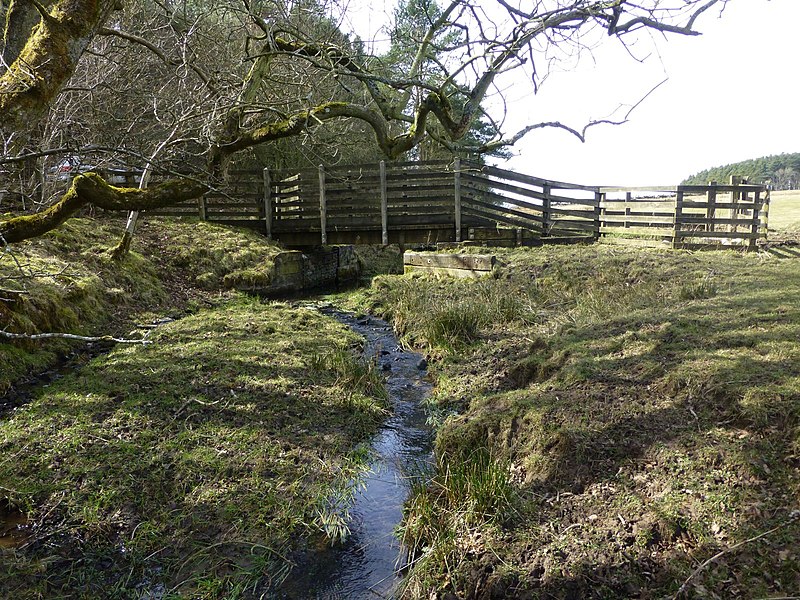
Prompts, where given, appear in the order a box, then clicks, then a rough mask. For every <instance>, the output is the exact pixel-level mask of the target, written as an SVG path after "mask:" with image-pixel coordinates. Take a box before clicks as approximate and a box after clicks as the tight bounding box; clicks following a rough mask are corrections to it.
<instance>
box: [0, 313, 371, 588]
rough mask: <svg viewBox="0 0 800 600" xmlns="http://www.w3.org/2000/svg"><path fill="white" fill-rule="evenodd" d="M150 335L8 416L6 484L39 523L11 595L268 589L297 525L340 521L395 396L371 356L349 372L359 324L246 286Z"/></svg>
mask: <svg viewBox="0 0 800 600" xmlns="http://www.w3.org/2000/svg"><path fill="white" fill-rule="evenodd" d="M153 339H154V342H155V343H154V344H153V345H152V346H148V347H139V346H136V347H126V348H117V349H115V350H114V351H112V353H111V354H110V355H108V356H106V357H100V358H98V359H95V360H94V361H92V362H91V363H89V364H88V365H86V366H85V367H84V368H83V369H81V371H80V372H79V373H78V374H76V375H74V376H71V377H67V378H64V379H62V380H60V381H59V382H57V383H55V384H53V385H52V386H50V387H49V388H47V389H45V390H42V393H41V394H40V395H39V397H38V398H36V399H35V400H34V401H33V402H31V403H30V404H28V405H26V406H25V407H23V408H21V409H18V410H17V411H15V412H14V413H13V415H11V416H9V417H8V418H5V419H3V420H2V421H0V449H2V454H3V456H4V457H6V459H5V460H3V461H0V481H2V482H3V483H2V490H0V493H2V496H3V497H4V498H6V499H7V501H9V502H10V503H11V504H13V505H14V506H16V507H19V508H21V509H23V510H24V512H25V513H26V514H27V515H28V516H29V519H30V524H31V528H32V530H31V533H32V537H31V541H30V543H29V545H28V546H27V547H25V548H24V549H21V550H17V551H0V552H3V557H2V567H0V595H2V596H4V597H17V598H21V597H35V596H40V597H58V596H59V595H63V596H69V597H85V598H98V597H131V598H134V597H140V596H141V595H147V594H156V595H158V594H159V593H160V592H158V590H161V591H162V592H166V595H167V596H169V597H192V598H218V597H225V598H237V597H253V596H255V597H258V596H260V595H261V594H262V593H265V592H266V591H268V590H269V588H270V587H271V586H273V585H274V584H276V583H278V580H279V579H280V578H281V577H283V576H284V575H285V574H286V573H288V572H289V569H290V567H291V561H290V560H289V557H288V551H289V550H290V549H291V547H292V546H294V545H296V544H297V543H298V541H299V539H302V538H307V537H318V536H320V535H323V536H329V537H331V538H338V537H341V536H342V535H344V534H345V532H344V531H343V530H342V526H343V523H344V518H342V519H339V520H338V521H337V520H336V516H337V513H336V510H333V508H332V507H335V506H338V505H341V504H342V502H344V501H346V500H347V498H348V494H350V489H351V488H352V485H353V484H352V482H353V481H354V480H357V477H358V475H359V473H361V472H362V471H363V470H364V468H365V464H366V459H367V457H366V455H365V451H364V449H363V447H362V446H361V445H360V444H362V443H363V442H365V441H366V440H367V439H368V438H369V436H370V434H372V433H373V432H374V431H375V430H376V428H377V426H378V425H379V423H380V422H381V421H382V420H383V418H384V417H385V411H386V406H385V400H384V398H385V393H383V392H381V388H380V385H379V382H378V381H377V379H376V377H374V375H371V371H370V370H369V368H366V367H361V371H359V373H360V374H359V375H357V376H355V377H352V376H349V375H346V372H347V369H348V368H350V367H357V366H358V361H356V360H355V359H349V358H343V357H348V356H352V351H351V348H352V347H353V345H354V344H356V343H357V342H358V340H357V337H356V336H355V335H354V334H352V333H350V332H349V331H348V330H346V328H344V327H343V326H341V325H339V324H338V323H336V322H334V321H333V320H331V319H329V318H326V317H323V316H322V315H319V314H318V313H316V312H314V311H308V310H299V309H292V308H290V307H288V306H285V305H281V304H270V305H264V304H262V303H259V302H257V301H254V300H249V299H238V300H235V301H233V302H231V303H228V304H226V305H224V306H223V307H220V308H219V309H215V310H206V311H200V312H198V313H197V314H195V315H192V316H188V317H186V318H184V319H181V320H178V321H175V322H172V323H168V324H166V325H164V326H163V327H161V328H159V329H158V330H157V331H156V332H155V333H154V334H153ZM321 347H327V348H330V351H331V356H336V357H339V358H336V359H334V360H333V362H332V363H330V362H327V363H324V364H332V365H334V368H332V369H327V368H320V362H319V359H318V358H315V357H316V356H318V354H317V352H318V349H319V348H321ZM323 362H324V361H323ZM337 365H338V366H337ZM373 393H374V394H375V396H373V395H372V394H373ZM340 516H341V515H340ZM344 517H346V515H344Z"/></svg>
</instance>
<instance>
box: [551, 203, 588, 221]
mask: <svg viewBox="0 0 800 600" xmlns="http://www.w3.org/2000/svg"><path fill="white" fill-rule="evenodd" d="M550 213H551V214H554V215H567V216H570V217H577V218H579V219H588V220H590V221H594V220H595V214H594V210H574V209H566V208H560V207H559V206H557V205H552V204H551V205H550Z"/></svg>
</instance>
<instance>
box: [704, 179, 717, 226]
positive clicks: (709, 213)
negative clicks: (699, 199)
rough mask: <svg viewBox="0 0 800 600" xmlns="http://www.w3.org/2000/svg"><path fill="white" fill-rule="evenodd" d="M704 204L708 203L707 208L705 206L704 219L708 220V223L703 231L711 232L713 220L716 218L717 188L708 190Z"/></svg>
mask: <svg viewBox="0 0 800 600" xmlns="http://www.w3.org/2000/svg"><path fill="white" fill-rule="evenodd" d="M712 185H716V183H713V182H712ZM706 202H707V203H708V206H706V219H708V223H706V226H705V230H706V231H712V232H713V231H714V219H716V218H717V188H715V187H709V188H708V191H707V192H706Z"/></svg>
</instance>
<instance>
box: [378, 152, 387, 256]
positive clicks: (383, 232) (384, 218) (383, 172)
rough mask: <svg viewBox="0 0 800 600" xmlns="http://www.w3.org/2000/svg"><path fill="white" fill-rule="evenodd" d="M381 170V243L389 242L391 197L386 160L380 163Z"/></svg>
mask: <svg viewBox="0 0 800 600" xmlns="http://www.w3.org/2000/svg"><path fill="white" fill-rule="evenodd" d="M380 171H381V243H382V244H383V245H384V246H386V245H388V244H389V199H388V192H387V191H386V161H385V160H382V161H381V163H380Z"/></svg>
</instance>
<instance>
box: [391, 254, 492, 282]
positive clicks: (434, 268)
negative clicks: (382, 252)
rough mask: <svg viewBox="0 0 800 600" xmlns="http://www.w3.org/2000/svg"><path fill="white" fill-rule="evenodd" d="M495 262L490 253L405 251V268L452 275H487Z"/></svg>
mask: <svg viewBox="0 0 800 600" xmlns="http://www.w3.org/2000/svg"><path fill="white" fill-rule="evenodd" d="M496 262H497V258H496V257H495V256H494V255H491V254H452V253H448V252H405V253H404V254H403V265H404V266H405V267H406V269H413V270H415V271H422V272H430V273H438V274H442V275H449V276H453V277H483V276H485V275H489V274H490V273H491V272H492V270H493V269H494V266H495V264H496Z"/></svg>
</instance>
